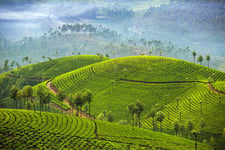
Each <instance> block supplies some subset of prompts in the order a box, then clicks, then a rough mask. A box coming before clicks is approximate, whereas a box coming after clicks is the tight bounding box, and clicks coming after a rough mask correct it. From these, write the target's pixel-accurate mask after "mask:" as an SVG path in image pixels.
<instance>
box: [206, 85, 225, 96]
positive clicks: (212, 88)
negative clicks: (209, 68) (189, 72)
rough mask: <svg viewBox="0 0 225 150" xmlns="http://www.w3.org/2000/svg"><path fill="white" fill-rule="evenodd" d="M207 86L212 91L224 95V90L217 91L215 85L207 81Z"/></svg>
mask: <svg viewBox="0 0 225 150" xmlns="http://www.w3.org/2000/svg"><path fill="white" fill-rule="evenodd" d="M208 87H209V88H210V90H212V91H213V92H216V93H218V94H223V95H225V92H222V91H219V90H217V89H215V87H213V85H212V84H211V83H208Z"/></svg>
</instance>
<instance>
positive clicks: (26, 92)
mask: <svg viewBox="0 0 225 150" xmlns="http://www.w3.org/2000/svg"><path fill="white" fill-rule="evenodd" d="M34 95H37V97H35V96H34ZM10 98H11V99H13V101H14V108H16V109H17V108H18V102H19V103H20V109H22V108H26V109H28V110H30V109H34V111H36V109H35V108H36V103H35V100H36V98H39V102H40V114H41V111H42V110H43V107H44V105H48V104H49V103H50V102H51V96H50V94H49V93H48V92H46V91H44V90H43V88H42V87H41V86H39V87H38V89H37V91H36V93H34V91H33V88H32V87H31V86H30V85H27V86H24V87H23V89H19V88H17V87H16V86H13V87H12V88H11V89H10Z"/></svg>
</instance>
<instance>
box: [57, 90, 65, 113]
mask: <svg viewBox="0 0 225 150" xmlns="http://www.w3.org/2000/svg"><path fill="white" fill-rule="evenodd" d="M56 96H57V98H58V99H59V100H60V102H61V114H62V102H63V99H64V98H65V94H64V93H63V92H62V90H59V91H58V93H57V95H56Z"/></svg>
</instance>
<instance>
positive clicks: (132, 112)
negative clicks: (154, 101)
mask: <svg viewBox="0 0 225 150" xmlns="http://www.w3.org/2000/svg"><path fill="white" fill-rule="evenodd" d="M128 109H129V111H130V113H131V116H132V127H133V130H134V114H135V113H136V111H137V108H136V106H135V105H134V104H133V103H131V104H130V105H128Z"/></svg>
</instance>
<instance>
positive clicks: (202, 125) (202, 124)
mask: <svg viewBox="0 0 225 150" xmlns="http://www.w3.org/2000/svg"><path fill="white" fill-rule="evenodd" d="M199 124H200V129H201V130H200V131H201V132H202V130H203V128H204V127H205V126H206V123H205V120H204V119H201V120H200V123H199Z"/></svg>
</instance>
